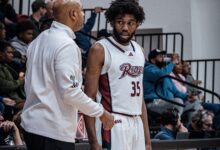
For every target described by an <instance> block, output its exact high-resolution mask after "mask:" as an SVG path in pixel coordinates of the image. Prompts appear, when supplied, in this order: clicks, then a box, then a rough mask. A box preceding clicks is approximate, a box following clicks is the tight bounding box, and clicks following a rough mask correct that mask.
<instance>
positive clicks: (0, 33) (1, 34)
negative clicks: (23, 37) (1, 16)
mask: <svg viewBox="0 0 220 150" xmlns="http://www.w3.org/2000/svg"><path fill="white" fill-rule="evenodd" d="M5 37H6V30H5V25H4V24H3V23H2V22H0V41H3V40H5Z"/></svg>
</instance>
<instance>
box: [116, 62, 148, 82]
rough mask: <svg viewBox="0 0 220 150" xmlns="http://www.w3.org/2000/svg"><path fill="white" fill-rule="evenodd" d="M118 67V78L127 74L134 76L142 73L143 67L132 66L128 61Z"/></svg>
mask: <svg viewBox="0 0 220 150" xmlns="http://www.w3.org/2000/svg"><path fill="white" fill-rule="evenodd" d="M119 69H120V70H121V71H122V75H121V76H120V78H119V79H121V78H124V77H125V76H127V75H128V76H130V77H133V78H135V77H138V76H140V75H141V74H143V70H144V67H142V66H132V65H131V64H129V63H124V64H122V65H121V66H120V67H119Z"/></svg>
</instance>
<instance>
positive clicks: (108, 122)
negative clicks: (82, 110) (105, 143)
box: [100, 110, 114, 130]
mask: <svg viewBox="0 0 220 150" xmlns="http://www.w3.org/2000/svg"><path fill="white" fill-rule="evenodd" d="M100 120H101V122H102V124H103V128H104V129H105V130H110V129H111V128H112V127H113V125H114V116H113V115H112V114H110V113H109V112H108V111H106V110H104V113H103V115H102V116H101V117H100Z"/></svg>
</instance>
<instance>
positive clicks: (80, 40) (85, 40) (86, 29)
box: [75, 7, 102, 68]
mask: <svg viewBox="0 0 220 150" xmlns="http://www.w3.org/2000/svg"><path fill="white" fill-rule="evenodd" d="M100 12H102V8H101V7H95V9H94V11H92V12H91V16H90V18H88V19H87V21H86V23H85V24H84V26H83V28H82V29H81V30H80V31H78V32H75V35H76V38H75V41H76V43H77V45H78V46H79V47H80V48H81V51H82V68H84V67H85V66H86V60H87V55H88V51H89V48H90V47H91V45H92V43H91V41H90V37H88V36H87V35H85V34H90V32H91V31H92V28H93V26H94V25H95V21H96V16H97V14H98V13H100ZM83 33H85V34H83Z"/></svg>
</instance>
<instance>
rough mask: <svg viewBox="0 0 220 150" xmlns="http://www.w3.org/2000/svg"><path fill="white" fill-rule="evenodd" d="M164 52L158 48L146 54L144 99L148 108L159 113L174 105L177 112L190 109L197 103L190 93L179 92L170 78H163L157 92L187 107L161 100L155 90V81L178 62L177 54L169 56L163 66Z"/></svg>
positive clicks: (168, 72) (168, 73)
mask: <svg viewBox="0 0 220 150" xmlns="http://www.w3.org/2000/svg"><path fill="white" fill-rule="evenodd" d="M164 54H165V51H161V50H158V49H154V50H152V51H151V52H150V53H149V55H148V60H149V63H147V64H146V66H145V68H144V79H143V84H144V99H145V102H146V103H147V107H148V109H150V110H152V111H155V112H158V113H161V112H163V111H164V110H166V109H168V108H173V107H175V108H176V109H178V111H179V113H180V114H182V113H183V110H186V109H191V108H194V107H197V106H196V105H197V104H194V101H195V100H194V99H193V97H192V96H191V95H187V94H186V93H183V92H180V91H179V90H177V88H176V87H175V85H174V84H173V82H172V80H171V79H170V78H165V79H163V80H162V81H161V82H160V83H159V85H158V89H157V90H158V93H160V95H163V96H164V97H166V98H168V99H169V100H173V101H175V102H178V103H180V104H186V106H187V107H185V108H183V107H181V106H178V105H174V104H172V103H169V102H166V101H164V100H161V99H160V98H159V97H158V96H157V94H156V92H155V84H156V81H157V80H158V79H159V78H160V77H162V76H164V75H170V73H171V72H172V70H173V68H174V66H175V65H176V64H177V63H178V62H179V57H178V55H177V54H173V55H172V56H171V62H170V63H168V64H166V65H165V66H164Z"/></svg>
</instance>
